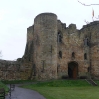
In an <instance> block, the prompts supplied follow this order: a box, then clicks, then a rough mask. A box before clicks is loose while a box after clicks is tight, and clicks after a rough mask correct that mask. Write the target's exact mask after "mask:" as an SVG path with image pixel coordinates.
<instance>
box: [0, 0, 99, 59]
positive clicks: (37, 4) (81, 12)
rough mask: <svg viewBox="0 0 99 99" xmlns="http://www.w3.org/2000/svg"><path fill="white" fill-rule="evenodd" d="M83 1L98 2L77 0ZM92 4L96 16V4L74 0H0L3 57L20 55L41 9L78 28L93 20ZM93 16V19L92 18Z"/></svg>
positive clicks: (97, 12)
mask: <svg viewBox="0 0 99 99" xmlns="http://www.w3.org/2000/svg"><path fill="white" fill-rule="evenodd" d="M80 1H81V2H83V3H86V4H90V3H99V0H80ZM92 8H93V9H94V12H95V16H96V17H97V16H98V14H99V10H98V9H99V6H90V7H86V6H83V5H81V4H80V3H78V2H77V0H0V50H2V54H3V57H2V59H7V60H14V59H17V58H19V57H22V56H23V54H24V51H25V45H26V35H27V28H28V27H29V26H31V25H32V24H33V23H34V18H35V17H36V16H37V15H38V14H40V13H44V12H52V13H55V14H57V16H58V19H60V20H61V21H62V22H63V23H66V25H67V26H68V25H69V24H71V23H74V24H76V26H77V28H78V29H80V28H81V27H82V25H84V24H86V23H85V22H84V20H87V21H89V22H91V21H92ZM95 20H96V19H95Z"/></svg>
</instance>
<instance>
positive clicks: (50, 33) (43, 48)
mask: <svg viewBox="0 0 99 99" xmlns="http://www.w3.org/2000/svg"><path fill="white" fill-rule="evenodd" d="M34 63H35V65H36V77H37V78H38V79H53V78H54V79H55V78H56V77H57V16H56V15H55V14H53V13H42V14H39V15H38V16H36V18H35V19H34Z"/></svg>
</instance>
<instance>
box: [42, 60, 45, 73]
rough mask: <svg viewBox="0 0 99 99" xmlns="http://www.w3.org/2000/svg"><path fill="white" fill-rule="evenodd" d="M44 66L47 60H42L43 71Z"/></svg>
mask: <svg viewBox="0 0 99 99" xmlns="http://www.w3.org/2000/svg"><path fill="white" fill-rule="evenodd" d="M44 67H45V60H42V71H41V72H44Z"/></svg>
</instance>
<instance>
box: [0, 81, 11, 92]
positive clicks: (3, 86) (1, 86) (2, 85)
mask: <svg viewBox="0 0 99 99" xmlns="http://www.w3.org/2000/svg"><path fill="white" fill-rule="evenodd" d="M0 88H4V89H5V91H6V92H8V90H9V88H8V87H7V86H6V85H5V84H3V83H2V82H0Z"/></svg>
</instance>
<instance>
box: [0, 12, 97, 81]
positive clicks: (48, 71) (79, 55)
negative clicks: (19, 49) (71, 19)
mask: <svg viewBox="0 0 99 99" xmlns="http://www.w3.org/2000/svg"><path fill="white" fill-rule="evenodd" d="M89 76H91V77H92V78H94V79H99V21H94V22H91V23H90V24H87V25H85V26H83V28H82V29H80V30H78V29H77V28H76V25H75V24H70V25H69V26H68V27H66V24H65V23H62V22H61V21H60V20H58V19H57V15H55V14H53V13H42V14H39V15H38V16H36V18H35V19H34V25H32V26H30V27H29V28H27V44H26V49H25V53H24V55H23V57H22V58H21V59H18V60H17V61H15V62H12V61H10V62H9V61H5V60H1V61H0V78H1V79H3V80H14V79H18V80H20V79H37V80H48V79H58V78H72V79H76V78H88V77H89Z"/></svg>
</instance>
